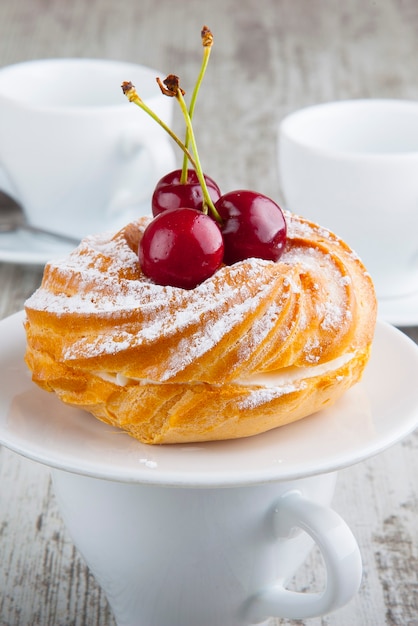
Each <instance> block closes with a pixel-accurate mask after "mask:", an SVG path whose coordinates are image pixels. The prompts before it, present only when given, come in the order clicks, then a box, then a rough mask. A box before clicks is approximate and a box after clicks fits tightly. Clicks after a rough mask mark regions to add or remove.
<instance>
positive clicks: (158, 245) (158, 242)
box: [138, 208, 224, 289]
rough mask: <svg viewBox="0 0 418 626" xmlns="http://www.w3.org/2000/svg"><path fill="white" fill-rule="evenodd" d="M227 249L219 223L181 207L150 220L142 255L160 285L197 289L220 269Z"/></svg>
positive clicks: (147, 270)
mask: <svg viewBox="0 0 418 626" xmlns="http://www.w3.org/2000/svg"><path fill="white" fill-rule="evenodd" d="M223 252H224V244H223V239H222V235H221V231H220V229H219V226H218V225H217V223H216V222H215V221H214V220H213V219H212V218H210V217H209V216H208V215H205V214H204V213H202V212H201V211H198V210H196V209H189V208H180V209H169V210H167V211H164V213H161V214H160V215H158V216H157V217H155V218H154V219H153V220H152V221H151V222H150V223H149V224H148V226H147V228H146V229H145V231H144V234H143V236H142V239H141V241H140V242H139V250H138V258H139V263H140V265H141V268H142V271H143V272H144V274H145V275H146V276H148V278H150V279H151V280H152V281H154V282H155V283H157V284H158V285H171V286H172V287H182V288H183V289H193V288H194V287H196V286H197V285H199V284H200V283H202V282H203V281H204V280H206V279H207V278H209V277H210V276H212V274H214V273H215V272H216V270H217V269H218V268H219V266H220V265H221V263H222V259H223Z"/></svg>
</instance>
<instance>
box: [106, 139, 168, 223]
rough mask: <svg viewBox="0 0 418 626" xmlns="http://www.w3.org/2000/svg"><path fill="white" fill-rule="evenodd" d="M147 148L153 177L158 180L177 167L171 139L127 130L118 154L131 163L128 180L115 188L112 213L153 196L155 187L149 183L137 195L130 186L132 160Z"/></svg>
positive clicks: (120, 142) (127, 175)
mask: <svg viewBox="0 0 418 626" xmlns="http://www.w3.org/2000/svg"><path fill="white" fill-rule="evenodd" d="M143 150H144V151H146V153H147V155H148V157H149V160H150V173H149V177H150V180H151V179H155V182H157V181H158V180H159V179H160V178H161V177H162V176H163V175H164V174H166V173H167V172H169V171H171V170H172V169H174V167H175V154H174V150H173V147H172V146H171V145H170V142H169V140H168V139H166V138H163V139H156V138H155V137H147V135H143V134H142V133H141V132H139V131H138V132H135V131H132V132H129V133H124V134H123V135H122V136H121V138H120V141H119V144H118V154H119V157H120V158H121V159H122V160H123V162H124V163H125V164H126V166H127V169H126V174H125V175H126V179H123V180H121V181H120V185H119V186H118V187H117V188H116V189H115V191H114V193H113V195H112V197H111V200H110V201H109V206H108V214H109V215H117V214H118V213H120V212H123V211H124V210H125V209H126V207H127V206H130V205H132V204H134V205H136V206H138V205H140V204H141V203H142V202H144V201H145V200H148V199H149V197H150V196H151V194H152V190H151V191H150V188H149V185H144V191H143V194H142V195H141V194H138V192H137V191H136V192H135V195H134V196H133V194H132V192H131V191H130V188H129V187H130V182H131V180H130V177H131V176H134V173H133V172H132V171H131V169H130V163H131V162H133V161H134V159H135V157H136V156H137V155H138V153H139V152H141V151H143Z"/></svg>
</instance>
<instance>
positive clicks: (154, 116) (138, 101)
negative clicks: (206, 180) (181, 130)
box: [125, 92, 197, 170]
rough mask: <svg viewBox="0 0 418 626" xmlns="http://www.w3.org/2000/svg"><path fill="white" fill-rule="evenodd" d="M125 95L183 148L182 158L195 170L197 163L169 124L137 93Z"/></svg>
mask: <svg viewBox="0 0 418 626" xmlns="http://www.w3.org/2000/svg"><path fill="white" fill-rule="evenodd" d="M125 95H126V96H127V97H128V99H129V100H130V102H133V103H134V104H136V105H137V106H139V107H140V108H141V109H142V110H143V111H145V113H148V115H149V116H150V117H152V119H153V120H154V121H155V122H157V124H159V125H160V126H161V127H162V128H163V129H164V130H165V131H166V132H167V133H168V134H169V135H170V137H171V138H172V139H173V140H174V141H175V142H176V144H177V145H178V146H179V147H180V148H181V149H182V150H183V152H184V158H185V159H186V160H188V161H190V163H191V164H192V166H193V168H194V169H195V170H196V168H197V163H196V161H195V159H194V157H193V156H192V154H191V152H190V151H189V150H188V148H187V147H186V146H185V144H184V143H183V142H182V141H181V140H180V139H179V138H178V137H177V135H176V134H175V133H174V132H173V131H172V130H171V128H170V127H169V126H167V124H166V123H165V122H163V120H162V119H161V118H159V117H158V115H157V114H156V113H154V111H153V110H152V109H150V108H149V107H148V106H147V105H146V104H145V102H144V101H143V100H141V98H140V97H139V96H138V94H137V93H136V92H133V93H132V92H131V93H128V92H127V93H126V94H125Z"/></svg>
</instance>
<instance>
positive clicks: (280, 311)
mask: <svg viewBox="0 0 418 626" xmlns="http://www.w3.org/2000/svg"><path fill="white" fill-rule="evenodd" d="M286 218H287V222H288V242H287V246H286V250H285V252H284V254H283V256H282V258H281V260H280V262H279V263H273V262H269V261H262V260H259V259H249V260H247V261H243V262H241V263H237V264H235V265H233V266H231V267H222V268H221V269H220V270H218V272H217V273H216V274H215V275H214V276H213V277H212V278H210V279H208V280H207V281H205V283H203V284H202V285H200V286H198V287H197V288H195V289H193V290H190V291H186V290H182V289H177V288H172V287H160V286H157V285H154V284H152V283H151V282H150V281H149V280H148V279H146V278H145V277H144V276H143V275H142V273H141V270H140V267H139V265H138V262H137V256H136V250H137V246H138V241H139V239H140V237H141V233H142V232H143V229H144V228H145V225H146V223H147V219H146V218H142V219H140V220H138V222H135V223H134V224H130V225H129V226H128V227H126V228H125V229H123V230H122V231H120V232H119V233H117V234H116V235H114V236H113V237H111V236H106V235H103V236H97V237H91V238H87V239H86V240H84V241H83V242H82V243H81V244H80V246H79V247H78V248H77V250H75V251H74V252H73V253H72V254H71V255H70V256H69V257H68V258H67V259H65V260H64V261H61V262H55V263H50V264H48V265H47V266H46V268H45V272H44V278H43V282H42V286H41V288H40V289H39V290H38V291H37V292H36V293H35V294H34V295H33V296H32V297H31V298H30V299H29V300H28V301H27V303H26V306H25V309H26V314H27V322H26V332H27V339H28V349H27V355H26V360H27V363H28V366H29V367H30V369H31V370H32V373H33V380H34V381H35V382H36V383H37V384H39V385H40V386H42V387H43V388H45V389H48V390H50V391H55V392H56V393H57V395H58V396H59V397H60V398H61V399H62V400H63V401H64V402H68V403H69V404H74V405H77V406H80V407H82V408H85V409H87V410H88V411H90V412H92V413H93V414H94V415H96V417H98V418H99V419H102V420H104V421H106V422H108V423H111V424H114V425H115V426H118V427H120V428H123V429H124V430H126V431H127V432H129V433H130V434H131V435H133V436H135V437H137V438H138V439H140V440H141V441H145V442H147V443H177V442H186V441H202V440H211V439H226V438H234V437H241V436H249V435H253V434H256V433H259V432H263V431H265V430H268V429H270V428H274V427H276V426H279V425H282V424H285V423H289V422H291V421H294V420H296V419H300V418H302V417H305V416H306V415H309V414H311V413H313V412H315V411H317V410H319V409H320V408H322V407H323V406H326V405H328V404H330V403H332V402H334V401H335V400H336V399H337V398H338V397H340V395H341V394H342V393H343V392H344V391H345V390H346V389H348V388H349V387H350V386H352V385H353V384H354V383H355V382H357V381H358V380H359V379H360V377H361V374H362V372H363V369H364V367H365V364H366V362H367V359H368V354H369V349H370V345H371V342H372V338H373V332H374V326H375V320H376V298H375V294H374V289H373V285H372V282H371V279H370V276H369V275H368V273H367V272H366V270H365V268H364V266H363V265H362V263H361V261H360V260H359V259H358V258H357V256H356V255H355V254H354V253H353V252H352V251H351V250H350V249H349V248H348V246H346V244H345V243H344V242H342V241H341V240H340V239H338V238H337V237H336V236H335V235H333V234H332V233H330V232H329V231H327V230H325V229H322V228H320V227H318V226H316V225H314V224H312V223H309V222H307V221H306V220H303V219H301V218H299V217H296V216H293V215H290V214H287V215H286ZM266 373H267V374H268V380H267V382H266V379H265V378H262V377H261V378H260V375H261V376H262V375H263V374H266Z"/></svg>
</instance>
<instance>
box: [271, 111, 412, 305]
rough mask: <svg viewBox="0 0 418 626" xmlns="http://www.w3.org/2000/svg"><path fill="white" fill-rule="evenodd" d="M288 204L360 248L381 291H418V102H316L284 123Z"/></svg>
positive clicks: (392, 294)
mask: <svg viewBox="0 0 418 626" xmlns="http://www.w3.org/2000/svg"><path fill="white" fill-rule="evenodd" d="M278 145H279V148H278V166H279V176H280V183H281V189H282V192H283V196H284V199H285V204H286V208H288V209H289V210H291V211H292V212H294V213H298V214H300V215H303V216H305V217H307V218H308V219H311V220H313V221H316V222H318V223H320V224H321V225H322V226H325V227H327V228H330V229H331V230H333V231H334V232H335V233H336V234H337V235H339V236H341V237H342V238H343V239H344V240H345V241H346V243H347V244H348V245H349V246H350V247H352V248H354V250H355V251H356V252H357V253H358V254H359V256H360V257H361V258H362V260H363V261H364V263H365V265H366V267H367V269H368V271H369V272H370V274H371V276H372V278H373V280H374V283H375V286H376V292H377V295H378V297H379V298H398V297H401V296H406V295H408V294H412V293H416V292H418V235H417V233H418V103H415V102H409V101H401V100H374V99H370V100H351V101H350V100H349V101H341V102H330V103H326V104H320V105H317V106H312V107H308V108H305V109H302V110H299V111H296V112H295V113H292V114H290V115H289V116H287V117H285V118H284V120H283V121H282V122H281V124H280V127H279V144H278Z"/></svg>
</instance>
